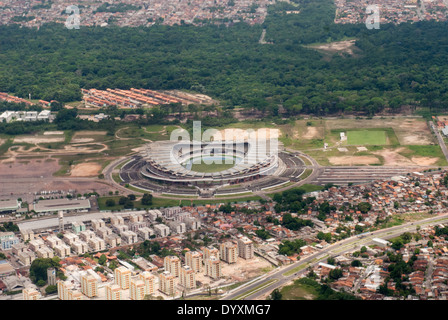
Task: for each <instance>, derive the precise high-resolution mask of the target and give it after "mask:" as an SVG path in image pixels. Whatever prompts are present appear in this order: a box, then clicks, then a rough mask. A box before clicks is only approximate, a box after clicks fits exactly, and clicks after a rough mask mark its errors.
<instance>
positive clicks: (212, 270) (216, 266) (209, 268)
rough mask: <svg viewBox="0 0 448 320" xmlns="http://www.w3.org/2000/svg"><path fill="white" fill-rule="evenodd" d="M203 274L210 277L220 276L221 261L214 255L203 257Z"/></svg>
mask: <svg viewBox="0 0 448 320" xmlns="http://www.w3.org/2000/svg"><path fill="white" fill-rule="evenodd" d="M205 275H206V276H209V277H210V278H212V279H219V278H221V277H222V271H221V261H220V260H219V258H217V257H215V256H210V258H208V259H205Z"/></svg>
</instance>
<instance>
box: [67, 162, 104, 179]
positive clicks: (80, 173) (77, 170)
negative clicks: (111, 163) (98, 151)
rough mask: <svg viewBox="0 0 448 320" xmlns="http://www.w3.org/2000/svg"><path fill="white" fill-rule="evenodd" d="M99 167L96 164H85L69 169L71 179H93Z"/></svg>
mask: <svg viewBox="0 0 448 320" xmlns="http://www.w3.org/2000/svg"><path fill="white" fill-rule="evenodd" d="M100 170H101V165H100V164H98V163H96V162H86V163H80V164H77V165H75V166H74V167H73V169H71V172H70V176H72V177H95V176H97V175H98V174H99V172H100Z"/></svg>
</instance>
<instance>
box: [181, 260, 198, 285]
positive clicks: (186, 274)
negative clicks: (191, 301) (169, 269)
mask: <svg viewBox="0 0 448 320" xmlns="http://www.w3.org/2000/svg"><path fill="white" fill-rule="evenodd" d="M180 284H181V286H183V287H184V288H185V289H194V288H196V273H195V272H194V270H193V269H192V268H191V267H190V266H187V265H185V266H183V267H182V268H181V269H180Z"/></svg>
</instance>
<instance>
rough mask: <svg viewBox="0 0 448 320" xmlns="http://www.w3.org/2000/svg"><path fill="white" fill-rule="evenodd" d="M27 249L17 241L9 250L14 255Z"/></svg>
mask: <svg viewBox="0 0 448 320" xmlns="http://www.w3.org/2000/svg"><path fill="white" fill-rule="evenodd" d="M27 250H28V247H27V246H26V245H25V244H23V243H17V244H15V245H13V246H12V247H11V251H12V253H13V254H15V255H18V254H19V253H20V252H25V251H27Z"/></svg>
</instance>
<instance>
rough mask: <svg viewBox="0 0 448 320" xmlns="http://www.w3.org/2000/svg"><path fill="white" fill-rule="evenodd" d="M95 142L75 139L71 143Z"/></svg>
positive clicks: (89, 139)
mask: <svg viewBox="0 0 448 320" xmlns="http://www.w3.org/2000/svg"><path fill="white" fill-rule="evenodd" d="M92 141H95V140H94V139H92V138H76V139H72V141H71V143H85V142H92Z"/></svg>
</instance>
